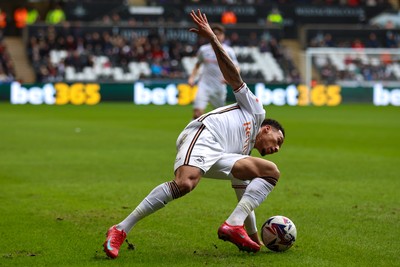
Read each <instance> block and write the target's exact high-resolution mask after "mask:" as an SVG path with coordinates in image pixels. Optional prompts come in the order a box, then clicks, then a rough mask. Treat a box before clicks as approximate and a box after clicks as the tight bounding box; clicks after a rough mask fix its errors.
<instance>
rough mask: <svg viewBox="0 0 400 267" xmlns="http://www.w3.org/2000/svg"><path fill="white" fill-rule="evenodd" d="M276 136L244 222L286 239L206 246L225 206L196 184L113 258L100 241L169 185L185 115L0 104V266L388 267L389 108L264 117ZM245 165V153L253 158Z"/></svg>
mask: <svg viewBox="0 0 400 267" xmlns="http://www.w3.org/2000/svg"><path fill="white" fill-rule="evenodd" d="M266 109H267V115H268V116H271V117H273V118H276V119H278V120H280V121H281V122H282V123H283V125H284V126H285V128H286V132H287V138H286V141H285V143H284V145H283V147H282V150H281V152H280V153H278V154H276V155H272V156H269V157H267V158H268V159H270V160H272V161H274V162H276V163H277V164H278V166H279V168H280V170H281V173H282V176H281V179H280V181H279V183H278V185H277V187H276V188H275V190H274V191H273V192H272V193H271V195H270V196H269V197H268V199H267V200H266V201H265V202H264V203H263V204H262V205H261V206H260V207H259V208H258V209H257V210H256V214H257V217H258V226H259V227H260V226H261V225H262V223H263V222H264V221H265V220H266V219H267V218H268V217H270V216H272V215H276V214H281V215H285V216H287V217H289V218H290V219H292V220H293V222H294V223H295V224H296V227H297V231H298V240H297V241H296V243H295V245H294V246H293V247H292V248H291V249H290V250H288V251H287V252H284V253H275V252H270V251H268V250H267V249H266V248H262V251H261V252H260V253H257V254H247V253H240V252H239V251H238V250H237V248H236V247H235V246H233V245H232V244H230V243H228V242H222V241H221V240H219V239H218V238H217V229H218V227H219V225H220V224H221V223H222V222H223V221H224V220H225V219H226V218H227V217H228V216H229V214H230V212H231V211H232V210H233V208H234V206H235V202H236V200H235V196H234V192H233V190H232V189H231V188H230V183H229V182H227V181H218V180H211V179H203V180H202V181H201V182H200V184H199V185H198V187H197V188H196V189H195V190H194V191H193V192H192V193H190V194H189V195H187V196H185V197H184V198H182V199H179V200H176V201H173V202H171V203H170V204H168V206H167V207H166V208H164V209H162V210H160V211H158V212H157V213H156V214H153V215H152V216H150V217H147V218H146V219H145V220H143V221H141V222H140V223H139V224H138V225H137V226H136V227H135V228H134V229H133V231H132V232H131V233H130V235H129V236H128V240H129V242H130V243H132V244H134V245H135V249H134V250H128V245H127V244H124V245H123V247H122V249H121V252H120V257H119V258H118V259H116V260H109V259H107V258H106V257H105V254H104V253H103V252H102V246H101V245H102V243H103V242H104V240H105V232H106V230H107V228H108V227H109V226H111V225H112V224H114V223H117V222H119V221H120V220H122V219H123V218H125V216H127V215H128V214H129V213H130V212H131V210H132V209H133V208H134V207H135V206H136V205H137V204H138V203H139V202H140V201H141V200H142V199H143V198H144V197H145V196H146V195H147V194H148V192H149V191H150V190H151V189H153V188H154V187H155V186H156V185H158V184H160V183H162V182H164V181H167V180H170V179H172V177H173V176H172V168H173V163H174V159H175V141H176V138H177V136H178V134H179V132H180V131H181V130H182V128H183V127H184V126H185V124H186V123H187V122H188V121H189V118H190V116H191V107H190V106H186V107H178V106H134V105H132V104H129V103H107V104H100V105H97V106H91V107H89V106H61V107H60V106H44V105H43V106H33V105H25V106H12V105H9V104H5V103H0V151H1V153H0V203H1V205H0V233H1V242H0V266H278V265H279V266H399V264H400V256H399V255H400V254H399V247H400V241H399V236H400V227H399V214H400V201H399V194H398V190H399V188H400V186H399V185H400V179H399V163H400V153H399V148H400V138H399V132H400V120H399V115H400V109H399V108H395V107H373V106H366V105H351V106H350V105H343V106H339V107H288V106H285V107H276V106H271V107H266ZM254 155H257V153H255V154H254Z"/></svg>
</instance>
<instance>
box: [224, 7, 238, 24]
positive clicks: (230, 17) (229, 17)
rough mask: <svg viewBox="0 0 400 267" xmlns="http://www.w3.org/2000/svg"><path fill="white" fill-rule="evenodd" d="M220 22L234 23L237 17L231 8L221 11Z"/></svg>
mask: <svg viewBox="0 0 400 267" xmlns="http://www.w3.org/2000/svg"><path fill="white" fill-rule="evenodd" d="M221 22H222V24H236V23H237V17H236V14H235V12H233V10H232V9H229V8H228V9H226V10H225V11H224V12H222V15H221Z"/></svg>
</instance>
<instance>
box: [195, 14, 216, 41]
mask: <svg viewBox="0 0 400 267" xmlns="http://www.w3.org/2000/svg"><path fill="white" fill-rule="evenodd" d="M190 16H191V17H192V19H193V22H194V23H196V24H197V29H196V28H190V29H189V31H190V32H194V33H197V34H198V35H200V36H202V37H205V38H207V39H211V38H212V37H213V36H215V34H214V32H213V30H212V29H211V27H210V24H209V23H208V20H207V16H206V14H204V13H201V11H200V9H198V10H197V13H196V12H194V11H193V10H192V12H190Z"/></svg>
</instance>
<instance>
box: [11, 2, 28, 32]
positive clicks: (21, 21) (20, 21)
mask: <svg viewBox="0 0 400 267" xmlns="http://www.w3.org/2000/svg"><path fill="white" fill-rule="evenodd" d="M27 19H28V9H26V7H24V6H20V7H18V8H17V9H15V10H14V21H15V27H16V28H17V30H18V31H19V32H20V31H21V29H23V28H25V26H26V21H27Z"/></svg>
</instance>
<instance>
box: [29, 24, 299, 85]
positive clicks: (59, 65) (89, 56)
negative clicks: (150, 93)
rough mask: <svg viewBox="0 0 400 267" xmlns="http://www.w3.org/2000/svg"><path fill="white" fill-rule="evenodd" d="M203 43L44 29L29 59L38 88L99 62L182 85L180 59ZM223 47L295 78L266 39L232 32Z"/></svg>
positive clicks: (269, 37) (31, 47)
mask: <svg viewBox="0 0 400 267" xmlns="http://www.w3.org/2000/svg"><path fill="white" fill-rule="evenodd" d="M205 42H206V40H204V39H202V38H199V39H198V40H197V42H196V43H194V44H191V43H188V42H186V43H185V42H182V41H179V40H172V41H167V40H166V38H165V36H163V35H160V34H159V33H154V34H149V35H148V36H133V37H130V38H127V37H124V36H122V35H120V34H116V33H112V32H109V31H97V30H96V31H91V32H87V33H85V34H80V31H76V30H75V28H74V27H71V26H70V25H69V23H64V24H63V27H54V26H49V27H47V28H43V29H41V30H39V31H37V34H35V35H32V36H30V38H29V42H28V55H29V58H30V60H31V62H32V65H33V67H34V69H35V70H36V79H37V81H38V82H54V81H61V80H62V79H63V78H64V75H65V69H66V67H67V66H71V67H74V69H75V71H76V72H82V70H83V69H84V68H85V67H93V64H94V59H95V58H96V57H100V56H106V57H107V58H108V59H109V60H108V61H107V62H105V64H107V66H104V67H121V68H122V69H123V71H124V72H129V63H130V62H146V63H147V64H148V65H149V66H150V70H151V75H150V76H149V77H142V78H168V79H187V78H188V73H187V71H186V70H185V69H184V67H183V65H182V58H183V57H193V56H195V55H196V52H197V50H198V48H199V47H200V46H201V45H202V44H204V43H205ZM226 42H227V43H228V44H229V45H231V46H247V47H257V48H259V50H260V52H270V53H271V54H272V55H273V57H274V58H275V59H276V60H277V62H278V63H279V64H281V65H282V66H284V67H285V69H284V70H285V71H286V73H287V75H288V77H287V78H288V79H290V80H291V81H292V80H297V79H298V78H299V77H298V72H295V71H293V69H295V67H294V64H293V62H292V61H291V58H290V55H289V54H288V53H287V51H286V50H285V49H284V48H283V47H282V46H281V45H280V44H279V41H278V39H277V38H275V37H274V36H273V35H271V34H268V33H266V34H264V35H263V36H257V34H256V33H255V32H252V33H250V35H249V38H242V39H239V36H238V34H237V32H232V33H231V34H229V35H227V38H226ZM60 50H63V51H66V56H65V57H64V58H61V59H60V60H59V61H58V62H56V64H55V62H53V61H52V59H51V51H60ZM243 60H246V59H243ZM250 61H251V59H250ZM292 76H293V77H292ZM104 79H106V77H104Z"/></svg>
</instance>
